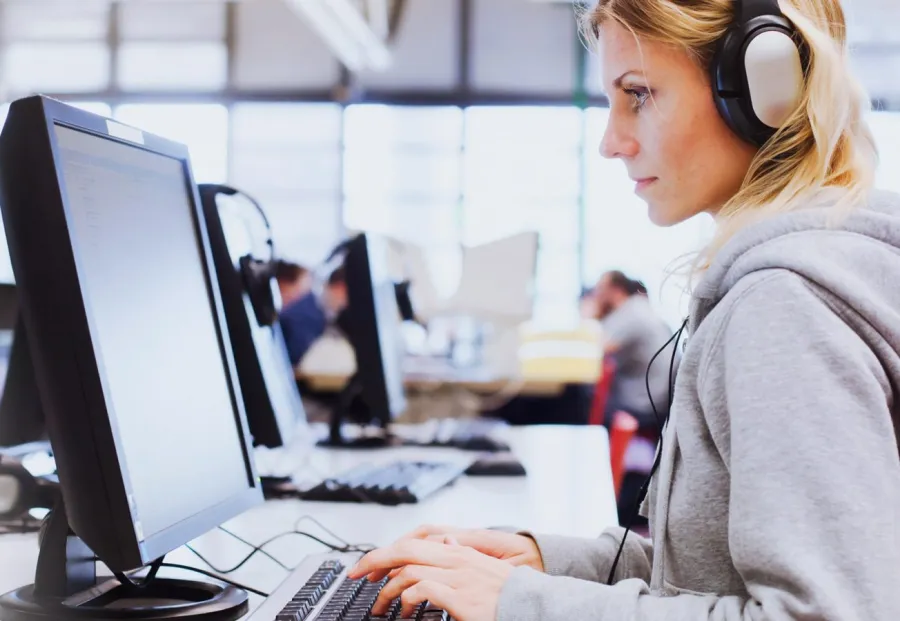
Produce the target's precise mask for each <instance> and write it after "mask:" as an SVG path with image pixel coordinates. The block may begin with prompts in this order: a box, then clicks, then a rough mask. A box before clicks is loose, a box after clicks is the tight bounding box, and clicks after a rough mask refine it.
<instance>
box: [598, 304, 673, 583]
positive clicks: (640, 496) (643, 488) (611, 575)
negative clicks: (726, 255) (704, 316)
mask: <svg viewBox="0 0 900 621" xmlns="http://www.w3.org/2000/svg"><path fill="white" fill-rule="evenodd" d="M687 325H688V319H685V320H684V323H682V324H681V327H680V328H679V329H678V331H677V332H675V334H673V335H672V337H671V338H670V339H669V340H668V341H666V344H665V345H663V346H662V347H661V348H660V349H659V351H658V352H656V353H655V354H654V355H653V358H651V359H650V364H648V365H647V373H646V374H645V375H644V381H645V383H646V386H647V396H649V397H650V407H652V408H653V417H654V418H655V419H656V424H657V427H658V428H659V448H658V449H657V451H656V459H654V460H653V467H652V468H651V469H650V474H649V475H648V476H647V479H646V480H645V481H644V484H643V485H641V489H640V491H639V492H638V496H637V499H636V501H635V503H634V507H633V508H632V510H631V515H630V516H629V518H628V523H627V524H626V525H625V534H624V535H622V541H621V542H620V543H619V550H618V551H617V552H616V557H615V558H614V559H613V563H612V567H610V570H609V576H608V577H607V579H606V584H609V585H611V584H612V583H613V578H614V577H615V574H616V568H617V567H618V565H619V560H620V559H621V557H622V551H623V550H624V549H625V541H626V540H627V539H628V533H629V532H631V527H632V525H633V524H634V521H635V520H636V519H637V516H638V512H639V511H640V509H641V503H643V502H644V498H646V497H647V493H648V492H649V490H650V482H651V481H652V480H653V475H655V474H656V471H657V470H658V469H659V465H660V463H661V461H662V453H663V435H664V433H663V432H664V431H665V429H666V425H667V423H668V422H669V414H670V413H671V411H672V404H673V402H674V392H675V379H674V369H675V356H676V354H677V352H678V343H679V342H680V341H681V335H682V334H683V333H684V331H685V329H687ZM672 341H675V345H674V346H673V347H672V359H671V361H670V363H669V385H668V388H669V411H668V412H667V413H666V416H665V418H664V419H660V416H659V412H658V411H657V410H656V403H654V401H653V394H652V391H651V390H650V369H651V368H652V367H653V363H654V362H656V359H657V358H658V357H659V356H660V354H662V353H663V352H664V351H665V350H666V347H668V346H669V345H670V344H671V343H672Z"/></svg>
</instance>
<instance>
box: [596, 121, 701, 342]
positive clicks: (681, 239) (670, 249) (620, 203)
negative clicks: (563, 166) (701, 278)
mask: <svg viewBox="0 0 900 621" xmlns="http://www.w3.org/2000/svg"><path fill="white" fill-rule="evenodd" d="M608 118H609V110H608V109H605V108H596V109H591V110H588V111H587V132H586V135H587V139H586V141H585V160H586V176H587V178H586V186H585V187H586V190H585V192H586V194H585V216H584V230H583V232H582V234H583V236H584V242H583V243H584V256H583V261H584V263H583V267H584V274H585V279H586V281H585V285H586V286H593V285H594V284H595V283H596V281H597V279H598V278H599V277H600V276H601V275H602V274H603V272H605V271H607V270H610V269H621V270H622V271H624V272H625V273H626V274H628V275H629V276H630V277H632V278H638V279H640V280H643V281H644V283H645V284H646V285H647V289H648V291H649V293H650V298H651V300H653V302H654V303H655V304H656V305H657V306H658V308H659V309H660V312H661V313H662V315H663V317H664V318H665V319H666V320H667V321H668V322H669V323H670V324H671V325H672V326H673V327H674V326H676V325H678V324H680V323H681V321H682V320H683V318H684V316H685V314H686V313H687V305H688V302H689V298H688V296H687V294H686V293H685V291H684V285H685V282H684V281H683V279H680V278H678V277H677V276H669V273H670V272H672V271H673V270H674V268H676V267H677V266H678V265H679V263H680V261H683V259H684V258H685V257H686V256H687V255H689V254H690V253H692V252H695V251H697V250H699V249H700V248H702V245H703V242H704V240H705V239H707V238H708V236H709V235H710V234H711V232H712V221H711V220H710V219H709V218H707V217H706V216H702V215H701V216H697V217H695V218H693V219H691V220H689V221H688V222H685V223H683V224H680V225H678V226H675V227H670V228H660V227H657V226H655V225H654V224H653V223H652V222H650V219H649V217H648V214H647V206H646V204H645V203H644V201H642V200H641V199H640V198H638V197H637V196H636V195H635V194H634V182H632V181H631V180H630V179H629V177H628V174H627V172H626V170H625V166H624V164H622V162H621V161H619V160H608V159H604V158H602V157H601V156H600V153H599V148H598V147H599V144H600V140H601V139H602V137H603V133H604V131H605V130H606V124H607V120H608Z"/></svg>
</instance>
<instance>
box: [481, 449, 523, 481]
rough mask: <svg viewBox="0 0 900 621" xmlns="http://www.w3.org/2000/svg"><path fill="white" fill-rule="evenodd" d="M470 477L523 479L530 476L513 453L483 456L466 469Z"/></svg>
mask: <svg viewBox="0 0 900 621" xmlns="http://www.w3.org/2000/svg"><path fill="white" fill-rule="evenodd" d="M466 474H467V475H469V476H485V477H523V476H525V475H526V474H528V473H527V472H526V471H525V466H523V465H522V462H520V461H519V460H518V459H516V456H515V455H513V454H512V453H508V452H504V453H491V454H488V455H482V456H481V457H480V458H478V459H476V460H475V461H474V462H472V465H471V466H469V467H468V468H467V469H466Z"/></svg>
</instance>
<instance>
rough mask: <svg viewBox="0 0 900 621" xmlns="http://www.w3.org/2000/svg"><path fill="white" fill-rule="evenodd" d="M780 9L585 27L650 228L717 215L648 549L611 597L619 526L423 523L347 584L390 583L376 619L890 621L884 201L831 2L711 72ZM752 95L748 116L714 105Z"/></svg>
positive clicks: (894, 492)
mask: <svg viewBox="0 0 900 621" xmlns="http://www.w3.org/2000/svg"><path fill="white" fill-rule="evenodd" d="M778 10H779V7H778V6H777V5H775V2H774V0H768V1H763V0H758V1H755V2H754V1H751V0H744V1H743V2H733V1H732V0H600V2H599V5H598V6H597V8H596V9H594V10H593V11H592V12H591V15H590V21H591V26H592V31H593V32H594V33H596V34H597V36H598V38H599V43H600V46H601V48H602V54H603V71H604V82H605V84H606V85H607V89H608V92H609V97H610V107H611V110H610V120H609V127H608V129H607V132H606V135H605V137H604V139H603V143H602V146H601V149H602V151H603V153H604V155H606V156H609V157H616V158H620V159H622V160H623V161H624V162H625V164H626V166H627V168H628V171H629V174H630V175H631V176H632V178H634V179H635V180H636V181H637V182H638V183H637V192H638V194H639V195H641V196H642V197H643V198H644V199H645V200H646V202H647V204H648V205H649V212H650V217H651V219H652V220H653V221H654V222H655V223H657V224H660V225H671V224H675V223H677V222H681V221H683V220H685V219H687V218H690V217H692V216H694V215H695V214H697V213H699V212H709V213H711V214H713V215H714V216H715V218H716V221H717V236H716V238H715V239H714V240H713V242H712V244H711V245H710V246H709V247H708V248H707V249H706V251H705V252H703V253H702V254H701V255H700V258H699V260H698V263H697V270H698V274H697V276H698V278H697V282H696V286H695V287H694V289H693V298H692V305H691V314H690V320H689V323H688V331H689V334H690V339H689V341H688V346H687V349H686V351H685V353H684V357H683V359H682V363H681V367H680V369H679V372H678V376H677V382H676V388H675V395H674V405H673V407H672V411H671V419H670V421H669V424H668V426H667V428H666V433H665V436H664V439H665V441H664V443H663V449H662V457H661V460H660V462H661V463H660V468H659V471H658V472H657V474H656V476H655V478H654V482H653V484H652V486H651V488H650V495H649V497H648V501H647V502H646V503H645V507H644V508H645V510H646V513H648V517H649V519H650V523H651V532H652V534H653V540H652V542H651V541H650V540H644V539H642V538H640V537H636V536H634V535H633V534H632V535H629V536H628V537H627V540H626V543H625V546H624V553H623V555H622V558H621V559H620V561H619V563H618V564H617V565H616V569H615V573H614V576H613V577H612V580H611V581H612V582H613V583H614V584H612V586H606V584H603V583H606V582H607V573H608V572H609V571H610V570H611V568H612V565H613V561H614V558H615V556H616V551H617V549H618V546H619V542H620V539H621V537H622V535H623V532H622V530H621V529H613V530H610V531H608V532H606V533H605V534H604V535H603V536H601V537H600V538H599V539H598V540H595V541H588V540H581V539H569V538H565V537H545V536H539V535H538V536H533V537H531V536H529V535H513V534H507V533H485V532H458V533H454V532H452V531H447V530H445V529H423V530H421V531H419V532H417V533H414V534H413V536H412V537H410V538H407V539H404V540H402V541H400V542H398V543H397V544H395V545H394V546H391V547H388V548H384V549H380V550H376V551H374V552H372V553H370V554H369V555H367V556H366V557H364V558H363V560H362V561H361V562H360V563H359V565H358V566H357V567H356V568H354V570H353V572H351V576H354V577H355V576H363V575H367V574H368V575H370V577H372V578H377V577H380V576H381V575H384V573H385V572H387V571H389V570H391V569H395V568H396V569H397V571H396V572H395V575H394V577H393V579H392V581H391V582H389V583H388V585H387V586H386V587H385V589H384V591H383V593H382V599H381V602H380V603H379V606H381V605H383V604H384V602H385V600H387V599H389V598H391V597H396V596H400V595H401V594H402V598H403V602H404V604H405V605H406V607H407V608H409V607H410V606H412V605H414V604H415V603H416V602H419V601H423V600H431V601H432V602H434V603H435V604H437V605H439V606H444V607H446V608H447V609H448V610H449V611H450V612H451V613H452V614H453V616H454V617H456V618H457V619H459V620H460V621H481V620H486V619H500V620H501V621H512V620H516V621H531V620H537V619H541V620H543V621H556V620H560V621H562V620H563V619H565V620H572V619H588V620H595V619H596V620H600V619H604V620H605V619H610V620H621V619H646V620H657V619H659V620H662V619H666V620H680V619H684V620H687V619H690V620H697V619H717V620H723V621H725V620H727V621H731V620H734V621H737V620H738V619H740V620H762V619H776V620H780V619H810V620H811V619H816V620H838V619H840V620H850V619H854V620H855V619H860V620H866V621H868V620H876V619H877V620H896V619H900V588H898V585H900V579H898V578H900V456H898V437H897V427H898V418H900V417H898V411H900V403H898V402H897V394H896V390H897V388H896V387H898V386H900V353H898V352H900V286H898V283H900V197H897V196H894V195H890V194H884V193H879V192H876V191H874V190H872V189H871V184H872V178H873V171H874V168H875V161H876V158H875V153H874V148H873V146H872V139H871V136H870V134H869V131H868V129H867V127H866V124H865V121H864V118H863V114H864V112H865V104H864V102H865V99H864V97H863V95H862V93H861V90H860V88H859V87H858V86H857V83H856V81H855V80H854V79H853V78H852V76H851V75H850V73H849V69H848V62H847V59H846V57H845V50H846V47H845V30H844V23H845V22H844V15H843V11H842V9H841V6H840V4H839V2H838V0H781V1H780V10H781V11H782V12H783V15H784V17H785V18H787V20H789V22H785V23H787V25H788V26H789V27H790V28H792V29H794V30H795V32H794V33H793V34H792V36H793V37H794V41H793V44H794V45H799V47H798V49H797V51H796V52H795V58H789V57H785V58H786V60H785V59H782V60H778V62H775V63H769V64H767V59H772V58H776V59H778V58H780V57H781V55H782V54H783V53H784V52H785V51H786V50H787V47H786V46H785V45H784V43H785V41H787V42H788V43H792V42H791V40H790V39H781V40H776V37H774V36H773V37H767V38H765V39H760V41H761V42H763V43H764V45H762V46H761V47H760V46H755V47H754V49H753V50H752V57H751V52H750V48H749V47H746V48H744V47H741V46H737V47H736V48H735V47H732V48H730V50H725V49H724V48H725V47H728V46H729V45H733V44H732V43H722V45H723V53H725V52H728V53H733V52H734V50H735V49H737V50H738V51H740V50H743V49H746V50H747V54H748V56H747V58H746V59H745V62H744V64H743V67H745V68H746V73H747V75H746V76H745V80H744V81H743V83H742V82H741V81H740V80H735V79H734V76H733V75H732V76H729V75H727V73H728V71H729V70H731V71H739V70H740V69H741V68H742V66H741V65H740V63H737V64H732V65H731V66H730V68H729V67H725V69H724V70H721V65H719V69H720V70H721V71H716V62H717V59H718V58H720V57H718V56H717V55H716V53H717V50H718V49H719V44H720V42H722V41H724V40H725V39H724V38H725V37H726V36H729V35H728V33H729V32H732V31H731V27H732V26H733V25H738V26H739V28H737V29H736V30H735V32H737V31H740V32H738V35H740V34H741V33H744V34H746V33H747V32H748V31H749V30H750V28H749V26H750V25H751V22H753V23H756V22H754V20H757V19H758V16H760V15H764V14H765V12H768V14H769V16H770V18H772V19H776V18H777V15H772V14H773V13H777V12H778ZM759 19H764V18H759ZM775 34H777V28H776V29H775ZM794 64H797V65H799V67H800V68H799V69H798V75H799V76H800V77H799V80H798V81H797V84H796V85H795V88H796V93H791V92H790V89H786V85H790V83H791V78H790V73H791V71H793V68H794ZM760 66H762V67H763V68H764V71H762V72H760V71H758V69H759V67H760ZM710 72H713V75H715V79H714V80H711V79H710V77H709V76H710ZM713 84H715V86H716V88H715V91H716V92H718V96H715V95H714V96H712V97H711V91H713V88H712V87H713ZM750 85H755V86H751V88H755V89H756V90H755V91H754V96H755V97H756V96H758V100H757V101H755V102H752V103H753V105H752V106H750V108H751V112H753V113H754V114H755V115H756V116H757V119H755V121H759V122H747V119H746V118H744V119H742V118H740V113H741V112H744V113H745V114H746V112H747V109H748V108H747V106H746V105H745V106H744V108H743V109H736V108H735V107H734V105H735V104H734V102H733V101H728V100H727V99H728V97H729V96H731V95H734V93H733V92H732V93H729V88H735V89H741V88H743V87H745V86H750ZM767 89H768V90H767ZM779 97H781V98H782V99H781V101H782V103H783V104H784V105H783V106H781V108H782V109H780V110H779V109H778V107H779V106H778V105H772V106H769V103H770V102H772V101H774V102H776V103H777V102H778V100H779ZM788 100H790V101H788ZM746 103H747V102H746V100H745V104H746ZM717 112H718V113H717ZM763 117H765V118H763ZM775 117H779V118H778V119H777V121H776V118H775ZM748 118H749V117H748ZM726 119H727V120H726ZM750 121H754V119H752V118H750ZM761 125H765V126H766V127H761ZM773 128H775V129H777V131H771V130H772V129H773ZM766 129H768V130H770V131H764V130H766ZM451 537H452V539H451ZM422 539H424V540H422ZM598 583H600V584H598Z"/></svg>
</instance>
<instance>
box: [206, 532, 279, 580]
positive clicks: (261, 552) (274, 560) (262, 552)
mask: <svg viewBox="0 0 900 621" xmlns="http://www.w3.org/2000/svg"><path fill="white" fill-rule="evenodd" d="M219 530H221V531H222V532H223V533H225V534H227V535H231V536H232V537H234V538H235V539H237V540H238V541H240V542H241V543H243V544H245V545H248V546H250V547H251V548H253V550H254V551H255V552H259V553H260V554H262V555H263V556H265V557H267V558H269V559H271V560H272V562H274V563H275V564H276V565H278V566H279V567H281V568H282V569H284V570H285V571H290V569H291V568H290V567H288V566H287V565H285V564H284V563H282V562H281V561H279V560H278V559H277V558H275V557H274V556H272V555H271V554H269V553H268V552H266V551H265V550H263V549H262V548H259V547H258V546H255V545H253V544H252V543H250V542H249V541H247V540H246V539H244V538H243V537H240V536H238V535H236V534H235V533H233V532H231V531H230V530H228V529H227V528H225V527H224V526H219Z"/></svg>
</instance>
